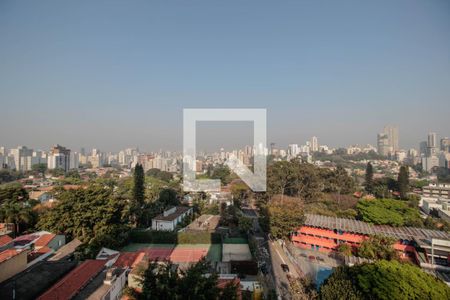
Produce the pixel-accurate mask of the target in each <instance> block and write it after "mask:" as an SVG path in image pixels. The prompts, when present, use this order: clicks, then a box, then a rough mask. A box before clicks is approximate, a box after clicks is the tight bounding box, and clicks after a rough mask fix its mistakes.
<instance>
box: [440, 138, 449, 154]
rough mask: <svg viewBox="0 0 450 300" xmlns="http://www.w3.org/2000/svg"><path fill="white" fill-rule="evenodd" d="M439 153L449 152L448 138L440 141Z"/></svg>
mask: <svg viewBox="0 0 450 300" xmlns="http://www.w3.org/2000/svg"><path fill="white" fill-rule="evenodd" d="M441 151H444V152H450V138H449V137H445V138H442V139H441Z"/></svg>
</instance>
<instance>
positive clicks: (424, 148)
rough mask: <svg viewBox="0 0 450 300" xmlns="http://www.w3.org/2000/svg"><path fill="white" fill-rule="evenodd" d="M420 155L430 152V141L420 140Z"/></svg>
mask: <svg viewBox="0 0 450 300" xmlns="http://www.w3.org/2000/svg"><path fill="white" fill-rule="evenodd" d="M419 149H420V155H421V156H427V154H428V143H427V141H423V142H420V144H419Z"/></svg>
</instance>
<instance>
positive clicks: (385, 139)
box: [377, 125, 400, 156]
mask: <svg viewBox="0 0 450 300" xmlns="http://www.w3.org/2000/svg"><path fill="white" fill-rule="evenodd" d="M377 146H378V153H379V154H380V155H383V156H387V155H389V154H391V155H393V154H394V153H395V152H397V151H398V150H399V149H400V147H399V142H398V127H397V126H392V125H386V126H384V128H383V132H381V133H379V134H378V135H377Z"/></svg>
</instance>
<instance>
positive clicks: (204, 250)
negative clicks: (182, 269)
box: [122, 244, 222, 263]
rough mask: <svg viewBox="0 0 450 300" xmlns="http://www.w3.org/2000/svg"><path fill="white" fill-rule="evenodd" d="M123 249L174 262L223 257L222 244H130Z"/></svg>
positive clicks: (215, 260) (215, 259) (152, 258)
mask: <svg viewBox="0 0 450 300" xmlns="http://www.w3.org/2000/svg"><path fill="white" fill-rule="evenodd" d="M122 251H138V252H145V253H146V254H147V256H148V258H149V259H151V260H156V259H158V260H170V261H172V262H174V263H191V262H197V261H199V260H200V259H202V258H203V257H206V258H207V259H208V260H209V261H212V262H218V261H221V259H222V251H221V245H220V244H179V245H172V244H130V245H128V246H126V247H125V248H124V249H122Z"/></svg>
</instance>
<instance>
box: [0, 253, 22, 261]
mask: <svg viewBox="0 0 450 300" xmlns="http://www.w3.org/2000/svg"><path fill="white" fill-rule="evenodd" d="M20 253H22V250H16V249H6V250H3V251H2V252H0V264H1V263H3V262H5V261H7V260H8V259H11V258H13V257H14V256H16V255H19V254H20Z"/></svg>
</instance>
